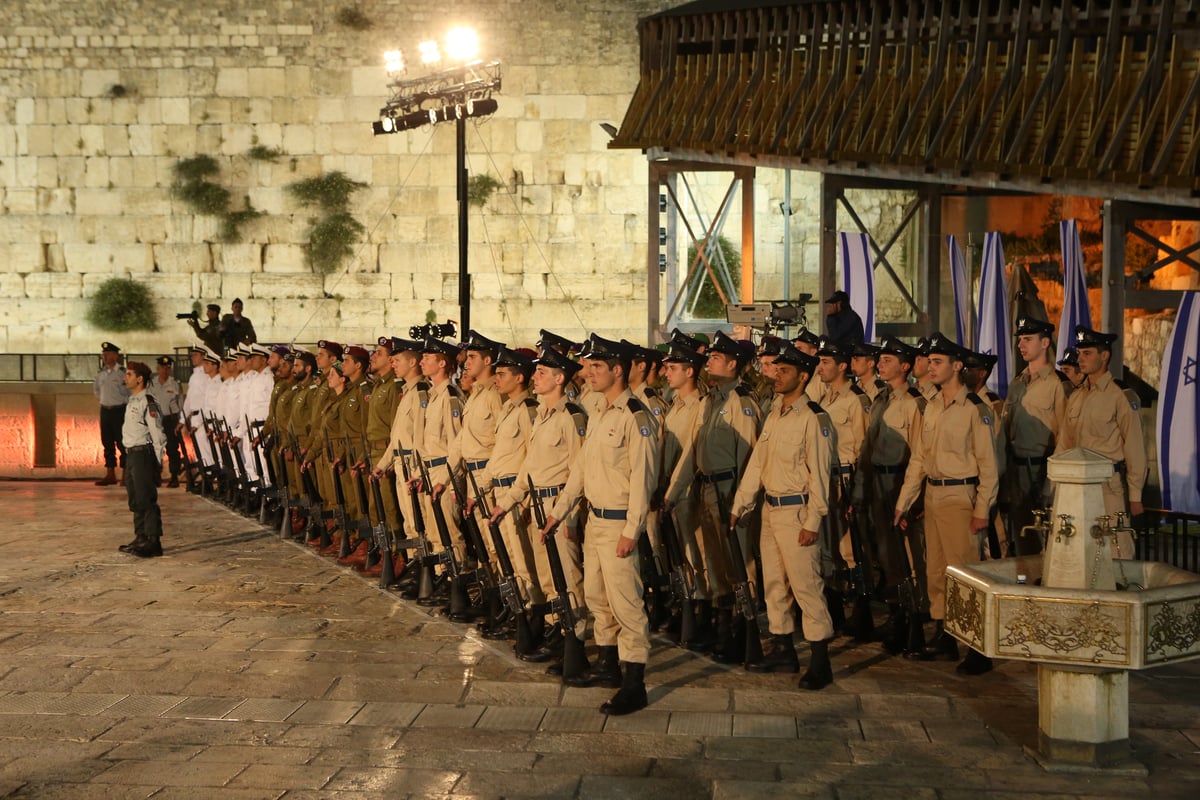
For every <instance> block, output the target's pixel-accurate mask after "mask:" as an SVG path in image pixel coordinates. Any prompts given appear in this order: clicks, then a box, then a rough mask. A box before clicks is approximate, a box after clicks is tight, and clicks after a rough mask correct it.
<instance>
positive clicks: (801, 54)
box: [611, 0, 1200, 202]
mask: <svg viewBox="0 0 1200 800" xmlns="http://www.w3.org/2000/svg"><path fill="white" fill-rule="evenodd" d="M746 5H753V6H756V7H751V8H745V7H743V6H746ZM639 27H640V36H641V79H640V81H639V83H638V87H637V91H636V92H635V94H634V97H633V99H632V101H631V102H630V105H629V109H628V110H627V112H626V115H625V119H624V121H623V122H622V124H621V127H620V129H619V131H618V133H617V136H616V137H615V138H614V140H613V142H612V145H611V146H612V147H615V148H637V149H643V150H648V149H659V150H662V151H687V152H692V153H710V154H718V155H727V156H749V157H763V156H771V157H778V158H783V159H786V160H787V161H788V162H794V163H795V164H796V165H797V166H803V165H805V164H808V165H810V168H812V169H830V170H831V171H839V168H847V167H848V168H852V169H867V170H870V169H871V168H872V167H886V168H888V169H889V174H892V175H900V176H903V175H910V176H912V177H913V179H915V180H931V179H938V180H943V181H947V180H948V181H952V179H953V178H954V177H955V176H959V177H964V176H988V177H990V178H993V179H995V180H997V181H998V182H1001V183H1006V184H1010V185H1014V186H1022V187H1027V188H1034V189H1037V188H1038V187H1041V191H1046V190H1047V189H1048V188H1049V187H1046V186H1044V184H1047V183H1051V182H1056V181H1066V182H1070V183H1071V184H1072V185H1073V186H1075V187H1080V186H1082V187H1085V189H1086V191H1085V193H1089V194H1092V193H1094V194H1096V195H1100V196H1105V195H1111V194H1113V192H1112V190H1113V188H1114V187H1118V186H1119V187H1123V191H1120V192H1117V194H1120V195H1128V194H1129V193H1130V192H1129V190H1130V189H1131V188H1132V189H1135V190H1152V191H1154V192H1155V194H1156V195H1157V196H1160V197H1161V196H1164V193H1165V194H1166V195H1167V196H1170V197H1173V198H1176V199H1178V200H1186V201H1188V202H1193V201H1194V198H1196V197H1197V196H1200V169H1198V161H1200V0H1127V1H1126V2H1120V1H1119V0H1118V1H1117V2H1098V1H1097V0H1077V2H1074V3H1071V2H1066V3H1064V2H1061V1H1060V2H1050V1H1049V0H1047V1H1046V2H1034V1H1033V0H992V2H979V1H978V0H976V2H967V1H966V0H957V1H953V0H932V1H931V2H917V1H916V0H911V1H906V2H900V0H841V1H840V2H838V1H836V0H835V1H831V2H798V3H790V4H781V3H778V2H775V3H772V2H763V3H761V4H755V3H725V4H722V3H718V2H711V1H709V2H698V3H692V4H689V5H687V6H682V7H679V8H676V9H672V10H670V11H667V12H664V13H662V14H658V15H656V16H652V17H647V18H645V19H643V20H642V21H641V23H640V26H639ZM1135 193H1136V192H1135Z"/></svg>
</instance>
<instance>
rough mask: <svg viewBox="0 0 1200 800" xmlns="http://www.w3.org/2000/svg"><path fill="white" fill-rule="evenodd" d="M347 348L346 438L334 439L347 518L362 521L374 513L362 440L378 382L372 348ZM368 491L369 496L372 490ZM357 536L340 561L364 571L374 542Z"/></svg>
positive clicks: (344, 366)
mask: <svg viewBox="0 0 1200 800" xmlns="http://www.w3.org/2000/svg"><path fill="white" fill-rule="evenodd" d="M345 351H346V356H345V358H344V359H343V361H342V370H343V373H344V374H345V376H346V383H347V385H346V391H345V393H344V394H343V396H342V426H343V428H342V437H341V440H340V441H337V442H334V449H335V450H336V451H337V453H338V455H339V457H340V458H342V459H343V460H344V461H345V464H346V469H345V471H344V472H342V485H343V487H344V488H343V491H344V492H345V494H346V519H348V520H350V521H352V522H359V521H361V520H363V519H364V518H367V519H369V514H370V509H369V508H364V506H363V503H362V500H361V499H360V496H359V486H360V484H361V475H362V471H363V470H365V469H366V462H365V461H363V460H362V459H363V458H364V456H365V455H366V454H365V453H363V452H362V450H363V447H362V443H363V439H364V438H365V436H366V433H367V414H368V409H369V406H370V402H371V392H372V390H373V389H374V382H373V381H372V380H371V375H370V373H369V371H368V370H369V369H370V365H371V351H370V350H368V349H367V348H365V347H362V346H361V345H356V344H348V345H346V346H345ZM365 494H367V495H368V497H369V491H368V492H365ZM367 505H369V501H368V503H367ZM356 537H357V534H356V535H355V536H354V537H351V549H352V552H350V553H349V554H347V555H345V556H343V557H342V558H339V559H338V563H339V564H342V565H344V566H348V567H354V568H355V569H359V570H362V569H366V568H367V566H368V564H367V560H368V554H369V552H370V548H371V544H372V542H371V540H370V537H366V538H356ZM375 555H376V556H378V554H375Z"/></svg>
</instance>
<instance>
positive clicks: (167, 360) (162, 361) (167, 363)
mask: <svg viewBox="0 0 1200 800" xmlns="http://www.w3.org/2000/svg"><path fill="white" fill-rule="evenodd" d="M154 363H156V364H158V365H159V366H160V367H173V366H175V362H174V360H172V358H171V357H170V356H159V357H158V358H157V359H155V361H154Z"/></svg>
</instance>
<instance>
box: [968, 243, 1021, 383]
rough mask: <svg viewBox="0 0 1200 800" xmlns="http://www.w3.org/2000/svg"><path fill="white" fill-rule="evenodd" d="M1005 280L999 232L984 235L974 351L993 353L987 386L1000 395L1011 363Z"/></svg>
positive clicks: (1009, 377) (1006, 380)
mask: <svg viewBox="0 0 1200 800" xmlns="http://www.w3.org/2000/svg"><path fill="white" fill-rule="evenodd" d="M1004 283H1005V282H1004V248H1003V247H1002V246H1001V245H1000V234H998V233H988V234H985V235H984V237H983V272H982V273H981V274H980V276H979V330H978V332H977V333H976V334H975V342H976V346H975V350H976V351H978V352H980V353H984V354H987V355H995V356H996V367H995V369H993V370H992V374H991V377H989V378H988V381H987V385H988V388H990V389H991V390H992V391H993V392H995V393H996V394H998V395H1000V396H1001V397H1007V396H1008V384H1009V381H1011V380H1012V362H1013V357H1012V336H1011V326H1010V324H1009V316H1008V289H1007V288H1006V287H1005V285H1004Z"/></svg>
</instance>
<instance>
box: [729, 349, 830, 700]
mask: <svg viewBox="0 0 1200 800" xmlns="http://www.w3.org/2000/svg"><path fill="white" fill-rule="evenodd" d="M773 366H774V373H775V380H774V385H775V390H776V394H778V395H779V398H780V402H779V403H778V404H777V406H776V407H775V409H774V410H772V411H771V413H770V414H769V415H768V416H767V419H766V422H764V423H763V429H762V434H761V435H760V436H759V439H758V444H757V445H755V447H754V452H753V453H751V455H750V461H749V463H747V465H746V474H745V475H744V476H743V478H742V481H741V483H740V484H739V485H738V490H737V493H736V494H735V495H734V499H733V510H732V514H733V518H732V519H731V521H730V522H731V524H736V522H737V519H738V518H739V517H741V516H744V515H745V514H746V513H747V512H748V511H750V510H751V509H752V508H753V507H754V506H755V505H757V504H758V502H759V492H760V490H761V491H762V502H763V504H764V505H763V513H762V539H761V542H760V550H761V553H762V569H763V596H764V600H765V601H766V606H767V619H768V622H769V625H770V632H771V646H770V647H769V648H768V649H767V652H766V654H765V655H764V657H763V659H762V660H761V661H756V662H752V663H748V664H746V669H748V670H750V671H751V672H781V671H782V672H798V671H799V670H800V662H799V659H798V658H797V656H796V648H795V645H794V644H793V641H792V634H793V633H794V632H795V629H796V620H795V615H794V613H793V611H792V605H793V600H795V603H796V604H797V605H799V606H800V611H801V613H802V615H803V616H802V621H803V628H804V638H805V640H806V641H808V643H809V646H810V648H811V649H812V658H811V660H810V662H809V667H808V671H807V672H806V673H805V675H804V677H803V678H801V679H800V688H802V689H808V690H813V691H815V690H819V689H823V688H824V687H826V686H828V685H829V684H830V683H832V682H833V668H832V666H831V665H830V663H829V639H831V638H832V637H833V620H832V619H830V616H829V609H828V608H827V607H826V605H825V598H824V596H823V593H822V589H823V583H822V580H821V557H820V555H821V548H820V547H819V546H818V545H817V536H818V534H817V532H818V531H819V530H820V529H821V518H822V517H823V516H825V514H827V513H828V512H829V505H828V499H829V479H830V463H831V461H832V457H833V437H834V433H833V429H832V426H831V425H830V423H829V418H828V416H827V415H826V414H824V412H821V411H820V406H818V405H817V404H816V403H813V402H812V401H810V400H809V399H808V397H807V395H805V394H804V385H805V383H806V382H807V381H808V380H809V379H810V377H811V376H812V374H813V372H814V370H815V369H816V366H817V359H815V358H813V357H812V356H808V355H804V354H803V353H801V352H800V351H799V350H797V349H796V348H794V347H792V346H791V345H789V344H784V345H782V346H781V347H780V351H779V354H778V355H777V357H776V359H775V363H774V365H773ZM814 406H815V407H816V411H814ZM817 412H820V413H819V414H818V413H817Z"/></svg>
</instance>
